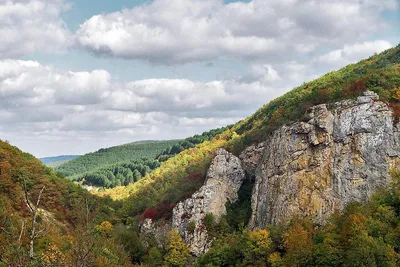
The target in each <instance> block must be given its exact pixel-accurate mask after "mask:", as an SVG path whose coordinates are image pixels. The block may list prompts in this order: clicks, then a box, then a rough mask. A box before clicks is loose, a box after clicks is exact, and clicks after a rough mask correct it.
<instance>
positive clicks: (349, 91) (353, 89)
mask: <svg viewBox="0 0 400 267" xmlns="http://www.w3.org/2000/svg"><path fill="white" fill-rule="evenodd" d="M365 91H367V87H365V82H364V81H363V80H358V81H356V82H355V83H353V84H351V85H350V86H347V87H345V88H344V89H343V92H344V94H345V96H359V95H361V93H362V92H365Z"/></svg>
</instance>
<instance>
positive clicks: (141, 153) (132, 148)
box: [55, 140, 178, 176]
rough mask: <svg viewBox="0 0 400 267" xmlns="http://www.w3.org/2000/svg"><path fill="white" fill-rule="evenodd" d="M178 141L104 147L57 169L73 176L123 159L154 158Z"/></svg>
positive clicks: (143, 142) (141, 142) (142, 142)
mask: <svg viewBox="0 0 400 267" xmlns="http://www.w3.org/2000/svg"><path fill="white" fill-rule="evenodd" d="M177 142H178V140H170V141H140V142H134V143H130V144H125V145H121V146H115V147H110V148H102V149H100V150H98V151H96V152H93V153H88V154H85V155H83V156H81V157H79V158H76V159H73V160H71V161H69V162H67V163H65V164H63V165H61V166H58V167H56V168H55V170H56V172H57V173H59V174H61V175H64V176H73V175H77V174H82V173H85V172H87V171H93V170H95V169H98V168H100V167H104V166H106V165H110V164H115V163H118V162H121V161H123V162H126V161H131V160H139V159H142V158H146V159H148V158H151V159H154V158H155V157H156V156H157V155H158V154H159V153H161V152H162V151H163V150H165V149H166V148H168V147H170V146H172V145H174V144H175V143H177Z"/></svg>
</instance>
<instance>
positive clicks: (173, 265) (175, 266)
mask: <svg viewBox="0 0 400 267" xmlns="http://www.w3.org/2000/svg"><path fill="white" fill-rule="evenodd" d="M166 249H167V253H166V255H165V256H164V266H168V267H181V266H185V264H186V262H187V260H188V258H189V255H190V254H189V252H190V250H189V248H188V247H187V245H186V244H185V243H184V242H183V240H182V237H181V236H180V234H179V233H178V231H177V230H175V229H174V230H171V231H170V232H169V233H168V239H167V246H166Z"/></svg>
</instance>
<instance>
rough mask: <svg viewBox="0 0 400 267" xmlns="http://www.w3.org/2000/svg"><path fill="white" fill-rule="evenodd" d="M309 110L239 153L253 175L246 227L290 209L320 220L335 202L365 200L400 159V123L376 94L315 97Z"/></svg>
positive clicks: (282, 217) (280, 217)
mask: <svg viewBox="0 0 400 267" xmlns="http://www.w3.org/2000/svg"><path fill="white" fill-rule="evenodd" d="M308 115H309V120H308V121H307V122H298V123H295V124H292V125H291V126H283V127H281V128H280V129H278V130H276V131H275V132H274V133H273V134H272V135H271V136H270V137H269V138H268V140H267V141H266V142H264V143H263V144H260V145H259V146H252V147H249V148H248V149H246V150H245V151H244V152H243V153H242V155H241V156H240V158H241V159H242V161H243V165H244V166H245V169H246V171H248V172H249V173H253V174H254V176H255V185H254V188H253V195H252V217H251V220H250V225H249V226H250V227H264V226H265V225H266V224H269V223H272V224H278V223H286V222H288V220H289V219H290V218H292V217H293V216H296V215H298V216H311V217H313V218H314V220H315V221H316V222H319V223H321V224H322V223H323V222H324V221H325V220H326V219H327V217H328V216H329V215H330V214H331V213H332V212H333V211H334V210H335V209H342V208H343V207H344V206H345V205H346V204H348V203H349V202H351V201H361V202H365V201H366V200H367V199H368V197H369V196H370V195H371V194H372V193H374V192H375V191H376V190H377V189H378V188H379V187H381V186H383V185H386V184H388V183H389V182H390V174H389V172H390V170H391V169H392V168H394V167H397V166H400V160H399V156H400V126H399V124H397V125H394V123H393V117H392V112H391V111H390V109H389V108H388V106H387V105H386V104H385V103H384V102H381V101H379V98H378V96H377V95H376V94H374V93H372V92H366V93H365V94H364V95H363V96H361V97H358V98H357V100H346V101H341V102H337V103H334V104H331V105H325V104H322V105H318V106H315V107H313V108H311V110H310V112H309V114H308Z"/></svg>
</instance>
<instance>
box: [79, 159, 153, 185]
mask: <svg viewBox="0 0 400 267" xmlns="http://www.w3.org/2000/svg"><path fill="white" fill-rule="evenodd" d="M159 166H160V162H158V161H157V160H154V159H147V158H143V159H140V160H134V161H131V162H126V163H119V164H115V165H109V166H107V167H103V168H100V169H98V170H96V171H92V172H88V173H85V174H83V175H81V176H79V178H75V180H76V181H82V182H83V184H84V185H94V186H98V187H104V188H112V187H115V186H120V185H128V184H130V183H134V182H137V181H139V180H140V179H141V178H142V177H144V176H146V174H148V173H149V172H151V171H152V170H154V169H155V168H158V167H159Z"/></svg>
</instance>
